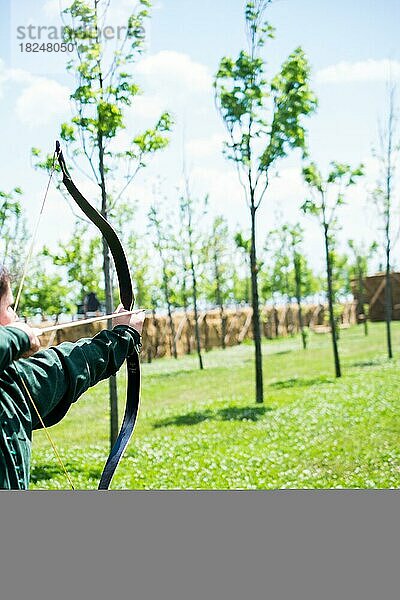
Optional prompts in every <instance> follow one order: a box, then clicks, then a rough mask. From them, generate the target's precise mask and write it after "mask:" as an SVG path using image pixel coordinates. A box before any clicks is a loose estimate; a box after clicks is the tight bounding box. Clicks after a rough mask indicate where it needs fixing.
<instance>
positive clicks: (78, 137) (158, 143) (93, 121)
mask: <svg viewBox="0 0 400 600" xmlns="http://www.w3.org/2000/svg"><path fill="white" fill-rule="evenodd" d="M151 4H152V3H151V1H150V0H138V3H137V8H136V9H135V10H134V11H133V12H132V14H131V15H130V17H129V18H128V21H127V26H126V28H125V36H124V39H123V40H120V41H118V44H117V47H116V48H114V49H113V50H110V49H108V48H106V47H105V43H106V42H105V40H104V37H103V38H101V37H100V32H101V31H102V30H103V28H104V24H105V23H106V20H107V11H108V8H109V5H110V0H90V1H89V0H75V1H74V2H72V4H71V5H70V6H69V7H68V8H67V9H65V10H64V11H63V13H62V14H63V18H64V36H65V40H64V41H65V42H68V43H72V44H74V47H75V53H74V55H73V58H72V59H71V60H70V61H69V63H68V67H67V68H68V70H69V71H70V72H71V73H73V74H74V75H75V78H76V88H75V90H74V92H73V93H72V95H71V99H72V100H73V102H74V116H73V118H72V120H71V122H70V123H64V124H63V125H62V127H61V138H62V139H63V140H64V141H65V142H67V144H68V146H69V147H70V151H69V157H70V160H71V162H72V164H74V165H75V166H76V167H77V168H78V169H79V170H80V171H81V172H82V171H83V172H84V170H83V168H82V167H81V165H78V164H77V160H76V159H77V157H78V156H80V155H82V154H83V155H84V156H85V157H86V159H87V165H88V169H89V174H88V177H89V178H90V179H91V180H92V181H93V183H94V184H95V185H96V189H99V190H100V196H101V199H100V211H101V214H102V215H103V217H104V218H106V219H107V218H108V217H109V213H110V208H111V207H112V206H113V205H115V204H116V203H117V202H118V201H119V200H120V199H121V198H123V197H124V194H126V192H127V190H128V188H129V186H130V185H131V183H132V182H133V180H134V178H135V176H136V175H137V173H138V172H139V171H140V169H142V168H143V167H144V166H146V158H148V157H149V156H150V155H152V154H154V153H155V152H156V151H158V150H160V149H162V148H165V146H166V145H167V144H168V137H167V135H166V134H167V133H168V131H169V130H170V127H171V118H170V115H169V113H167V112H164V113H162V114H161V115H160V117H159V119H158V120H157V121H156V123H155V125H154V127H152V128H150V129H146V130H145V131H140V132H136V133H135V134H133V132H128V134H127V136H126V137H127V139H128V144H127V146H125V144H123V143H121V142H120V143H119V144H118V151H115V149H113V146H112V141H113V140H114V139H115V138H116V137H117V135H118V134H119V133H120V132H121V130H122V129H124V128H125V126H126V124H125V121H126V119H125V117H126V109H127V108H128V107H130V106H131V105H132V103H133V101H134V99H135V97H136V96H137V95H138V94H139V93H140V88H139V86H138V85H137V83H136V82H135V81H134V79H133V73H132V65H133V64H134V63H135V61H136V60H137V59H138V57H139V56H140V55H141V53H142V52H143V48H144V42H145V36H144V31H145V27H144V25H145V22H146V20H147V19H148V17H149V9H150V8H151ZM124 146H125V147H124ZM114 148H115V147H114ZM121 163H124V165H123V166H124V167H125V169H124V170H125V173H124V182H123V183H119V185H118V180H117V178H116V177H115V175H116V174H117V173H118V171H119V168H120V166H121ZM112 184H113V185H112ZM102 254H103V274H104V288H105V301H106V312H107V313H108V314H109V313H111V312H112V311H113V308H114V306H113V291H112V274H111V261H110V254H109V249H108V246H107V243H106V241H105V240H104V239H103V240H102ZM109 392H110V412H111V420H110V443H111V446H112V445H113V444H114V442H115V440H116V437H117V433H118V396H117V385H116V379H115V377H110V378H109Z"/></svg>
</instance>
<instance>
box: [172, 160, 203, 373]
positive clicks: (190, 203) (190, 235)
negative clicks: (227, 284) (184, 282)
mask: <svg viewBox="0 0 400 600" xmlns="http://www.w3.org/2000/svg"><path fill="white" fill-rule="evenodd" d="M184 180H185V183H184V189H183V192H182V194H181V196H180V198H179V222H180V228H181V232H182V242H183V244H184V245H185V247H186V250H185V253H186V256H187V262H188V267H189V277H190V281H191V296H192V304H193V312H194V331H195V338H196V350H197V356H198V359H199V368H200V369H201V370H203V369H204V364H203V357H202V353H201V339H200V327H199V308H198V302H199V280H200V276H201V274H202V273H204V271H205V254H204V252H203V248H204V246H205V242H204V237H203V235H202V233H201V228H200V223H201V221H202V220H203V219H204V216H205V215H206V212H207V204H208V196H206V197H205V198H204V200H203V202H199V201H198V200H197V199H196V198H194V196H193V195H192V192H191V189H190V181H189V176H188V175H187V174H186V173H185V170H184Z"/></svg>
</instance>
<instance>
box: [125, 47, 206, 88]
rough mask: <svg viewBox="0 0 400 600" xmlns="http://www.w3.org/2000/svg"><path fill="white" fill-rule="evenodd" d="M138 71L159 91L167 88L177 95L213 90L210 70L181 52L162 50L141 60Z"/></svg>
mask: <svg viewBox="0 0 400 600" xmlns="http://www.w3.org/2000/svg"><path fill="white" fill-rule="evenodd" d="M136 71H137V73H139V74H140V75H144V76H146V77H147V78H151V79H152V80H153V81H154V82H155V83H156V86H157V89H158V90H160V89H162V88H166V87H167V88H169V89H170V90H175V93H177V92H182V91H185V92H194V93H198V92H210V90H211V85H212V78H211V75H210V73H209V71H208V68H207V67H206V66H205V65H202V64H201V63H198V62H195V61H194V60H192V59H191V58H190V56H189V55H188V54H182V53H181V52H173V51H170V50H162V51H161V52H158V53H157V54H153V55H151V56H148V57H146V58H144V59H143V60H141V61H140V62H139V63H138V65H137V67H136Z"/></svg>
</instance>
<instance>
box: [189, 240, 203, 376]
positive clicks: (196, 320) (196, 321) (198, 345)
mask: <svg viewBox="0 0 400 600" xmlns="http://www.w3.org/2000/svg"><path fill="white" fill-rule="evenodd" d="M189 243H190V245H191V241H190V242H189ZM190 270H191V272H192V285H193V309H194V331H195V337H196V349H197V356H198V357H199V367H200V369H201V370H203V369H204V365H203V357H202V356H201V343H200V329H199V313H198V310H197V278H196V270H195V267H194V260H193V253H192V250H190Z"/></svg>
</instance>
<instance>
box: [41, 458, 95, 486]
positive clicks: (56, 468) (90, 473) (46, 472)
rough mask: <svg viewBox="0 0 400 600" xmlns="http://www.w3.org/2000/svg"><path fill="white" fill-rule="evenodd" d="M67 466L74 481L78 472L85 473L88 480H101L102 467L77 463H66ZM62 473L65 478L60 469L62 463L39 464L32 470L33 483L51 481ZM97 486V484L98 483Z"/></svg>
mask: <svg viewBox="0 0 400 600" xmlns="http://www.w3.org/2000/svg"><path fill="white" fill-rule="evenodd" d="M64 464H65V468H66V469H67V472H68V474H69V475H70V477H71V479H72V481H74V473H75V474H76V475H77V474H78V473H80V474H81V473H84V474H85V478H87V479H88V480H91V479H93V480H94V481H95V482H97V481H99V480H100V476H101V473H102V467H90V468H87V467H86V466H82V467H79V466H77V465H76V464H74V465H69V464H68V463H64ZM60 475H61V476H62V477H63V478H64V474H63V473H62V471H61V469H60V465H58V464H54V465H52V464H42V465H37V466H35V467H33V468H32V470H31V477H30V480H31V483H33V484H35V485H38V484H40V482H41V481H49V480H50V479H54V478H56V479H57V478H59V477H60ZM96 487H97V485H96Z"/></svg>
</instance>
